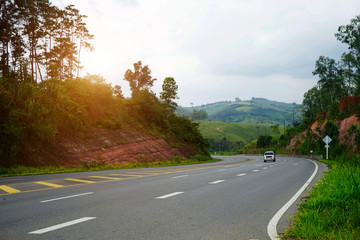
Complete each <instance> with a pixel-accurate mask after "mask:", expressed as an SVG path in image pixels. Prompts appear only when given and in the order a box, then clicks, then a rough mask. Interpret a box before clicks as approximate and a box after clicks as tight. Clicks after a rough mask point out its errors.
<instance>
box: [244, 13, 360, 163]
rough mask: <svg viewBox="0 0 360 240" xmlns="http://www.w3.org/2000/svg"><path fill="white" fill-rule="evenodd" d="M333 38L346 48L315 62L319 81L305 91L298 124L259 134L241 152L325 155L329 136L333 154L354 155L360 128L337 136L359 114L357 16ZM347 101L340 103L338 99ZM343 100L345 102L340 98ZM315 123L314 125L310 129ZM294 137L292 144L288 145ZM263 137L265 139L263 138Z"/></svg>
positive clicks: (353, 127) (359, 32) (359, 141)
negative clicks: (338, 54)
mask: <svg viewBox="0 0 360 240" xmlns="http://www.w3.org/2000/svg"><path fill="white" fill-rule="evenodd" d="M335 38H336V39H337V40H338V41H340V42H341V43H344V44H346V46H347V49H348V51H347V52H344V53H343V54H342V56H341V58H340V59H339V60H335V59H332V58H329V57H326V56H320V57H319V58H318V59H317V60H316V62H315V69H314V71H313V72H312V73H313V75H315V76H318V78H319V80H318V82H317V84H316V86H314V87H313V88H311V89H309V90H308V91H307V92H306V93H305V94H304V99H303V103H302V111H303V118H302V121H301V123H296V124H295V125H294V126H293V127H290V128H287V129H286V130H285V131H284V132H283V134H281V135H279V136H275V137H273V136H260V137H259V138H258V141H257V142H254V143H252V144H250V145H248V146H245V147H244V149H242V150H241V151H240V152H254V151H255V152H256V151H257V150H256V148H257V149H261V152H263V151H264V150H265V149H267V148H271V149H272V150H275V151H277V152H284V153H290V152H292V153H298V154H309V153H310V151H312V152H313V153H315V154H319V155H323V156H325V149H324V142H323V141H322V139H323V138H324V137H325V136H327V135H328V136H330V138H331V139H332V140H333V141H332V142H331V152H332V154H333V156H344V155H349V154H350V155H351V154H354V153H355V154H356V153H357V152H358V151H359V148H360V127H359V124H358V122H357V123H353V124H352V125H351V126H347V130H346V134H345V136H342V139H341V137H340V125H341V123H342V122H344V121H345V122H347V121H346V120H345V119H348V118H350V117H351V116H356V117H359V114H360V101H359V100H360V98H359V97H360V16H356V17H355V18H353V19H351V20H350V23H349V24H347V25H341V26H339V27H338V31H337V33H335ZM345 99H348V100H350V103H349V104H348V105H345V106H346V108H345V109H342V108H343V107H341V106H340V104H341V101H342V100H345ZM343 102H346V101H343ZM315 122H317V124H318V125H317V126H316V128H311V127H312V125H313V124H314V123H315ZM345 122H344V124H343V125H346V124H345ZM295 136H301V137H300V138H298V140H297V142H296V143H295V145H294V146H289V144H290V141H291V140H292V139H293V138H294V137H295ZM264 140H266V141H264Z"/></svg>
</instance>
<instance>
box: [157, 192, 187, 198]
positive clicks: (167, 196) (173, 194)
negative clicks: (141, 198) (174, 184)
mask: <svg viewBox="0 0 360 240" xmlns="http://www.w3.org/2000/svg"><path fill="white" fill-rule="evenodd" d="M183 193H184V192H173V193H170V194H166V195H163V196H160V197H157V198H156V199H166V198H170V197H174V196H176V195H180V194H183Z"/></svg>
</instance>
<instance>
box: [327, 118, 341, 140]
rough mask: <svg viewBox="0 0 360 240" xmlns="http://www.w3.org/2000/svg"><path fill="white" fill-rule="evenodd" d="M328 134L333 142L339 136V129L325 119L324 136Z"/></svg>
mask: <svg viewBox="0 0 360 240" xmlns="http://www.w3.org/2000/svg"><path fill="white" fill-rule="evenodd" d="M325 136H329V137H330V138H331V139H332V140H333V142H337V141H338V138H339V129H338V126H337V124H336V123H334V122H333V121H330V120H329V121H327V122H326V123H325V126H324V137H325Z"/></svg>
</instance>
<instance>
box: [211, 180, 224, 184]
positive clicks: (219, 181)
mask: <svg viewBox="0 0 360 240" xmlns="http://www.w3.org/2000/svg"><path fill="white" fill-rule="evenodd" d="M222 182H225V180H217V181H214V182H210V183H209V184H218V183H222Z"/></svg>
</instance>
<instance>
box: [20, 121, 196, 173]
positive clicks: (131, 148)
mask: <svg viewBox="0 0 360 240" xmlns="http://www.w3.org/2000/svg"><path fill="white" fill-rule="evenodd" d="M90 131H91V133H90V134H91V137H88V138H83V139H79V138H76V137H63V138H59V139H58V141H56V142H55V141H52V142H48V143H47V144H42V143H38V144H34V143H28V144H26V145H25V146H24V147H25V149H24V152H26V153H27V154H26V156H23V158H22V162H19V163H20V164H22V165H29V166H50V165H52V166H64V167H91V166H97V165H121V164H124V163H135V162H139V161H140V162H144V161H146V162H149V163H150V162H154V161H161V160H170V159H172V158H173V157H175V156H179V157H181V158H189V157H191V156H192V155H195V154H198V153H199V151H198V150H197V149H196V148H195V147H194V146H192V145H191V144H189V143H186V142H183V141H179V140H176V139H173V138H167V137H159V136H156V135H153V134H146V133H139V132H133V131H124V130H111V129H98V128H91V130H90Z"/></svg>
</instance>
